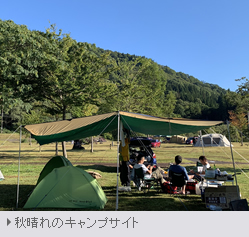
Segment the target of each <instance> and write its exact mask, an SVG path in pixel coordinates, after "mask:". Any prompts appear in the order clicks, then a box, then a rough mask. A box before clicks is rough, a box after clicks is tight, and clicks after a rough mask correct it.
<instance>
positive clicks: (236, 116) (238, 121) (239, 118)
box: [228, 110, 247, 146]
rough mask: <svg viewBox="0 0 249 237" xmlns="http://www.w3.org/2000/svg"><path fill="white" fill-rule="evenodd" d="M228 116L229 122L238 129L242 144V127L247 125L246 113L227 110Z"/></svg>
mask: <svg viewBox="0 0 249 237" xmlns="http://www.w3.org/2000/svg"><path fill="white" fill-rule="evenodd" d="M228 113H229V118H230V120H231V123H232V124H233V125H234V126H235V127H236V128H237V129H239V132H240V135H241V146H243V132H242V131H243V129H245V128H246V125H247V119H246V114H245V113H243V112H238V113H236V112H234V111H231V110H230V111H228Z"/></svg>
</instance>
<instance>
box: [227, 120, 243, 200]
mask: <svg viewBox="0 0 249 237" xmlns="http://www.w3.org/2000/svg"><path fill="white" fill-rule="evenodd" d="M227 131H228V135H229V142H230V149H231V155H232V160H233V170H234V178H235V182H236V187H237V195H238V199H240V194H239V187H238V183H237V175H236V170H235V163H234V158H233V148H232V142H231V136H230V130H229V122H228V120H227Z"/></svg>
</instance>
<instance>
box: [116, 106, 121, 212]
mask: <svg viewBox="0 0 249 237" xmlns="http://www.w3.org/2000/svg"><path fill="white" fill-rule="evenodd" d="M119 130H120V114H119V111H118V133H117V135H118V137H117V143H118V144H117V190H116V211H117V210H118V178H119V175H118V174H119Z"/></svg>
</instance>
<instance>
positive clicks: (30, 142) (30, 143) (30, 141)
mask: <svg viewBox="0 0 249 237" xmlns="http://www.w3.org/2000/svg"><path fill="white" fill-rule="evenodd" d="M29 145H30V146H32V140H31V133H30V134H29Z"/></svg>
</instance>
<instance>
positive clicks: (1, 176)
mask: <svg viewBox="0 0 249 237" xmlns="http://www.w3.org/2000/svg"><path fill="white" fill-rule="evenodd" d="M2 180H4V177H3V173H2V172H1V170H0V181H2Z"/></svg>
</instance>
